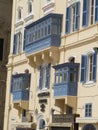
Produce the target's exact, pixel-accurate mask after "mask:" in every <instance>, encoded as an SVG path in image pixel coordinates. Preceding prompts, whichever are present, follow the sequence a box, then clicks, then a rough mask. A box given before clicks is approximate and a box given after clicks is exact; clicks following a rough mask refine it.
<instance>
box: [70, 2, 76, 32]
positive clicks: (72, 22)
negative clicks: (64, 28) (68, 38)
mask: <svg viewBox="0 0 98 130" xmlns="http://www.w3.org/2000/svg"><path fill="white" fill-rule="evenodd" d="M74 11H75V12H74ZM73 12H74V13H73ZM75 16H76V4H75V3H74V4H72V5H71V32H74V31H75Z"/></svg>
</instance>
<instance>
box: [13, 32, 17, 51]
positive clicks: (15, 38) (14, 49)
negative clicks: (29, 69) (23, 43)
mask: <svg viewBox="0 0 98 130" xmlns="http://www.w3.org/2000/svg"><path fill="white" fill-rule="evenodd" d="M16 44H17V35H16V34H15V35H14V43H13V54H16V46H17V45H16Z"/></svg>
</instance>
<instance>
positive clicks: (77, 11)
mask: <svg viewBox="0 0 98 130" xmlns="http://www.w3.org/2000/svg"><path fill="white" fill-rule="evenodd" d="M79 17H80V2H77V3H76V18H75V29H76V30H78V29H79Z"/></svg>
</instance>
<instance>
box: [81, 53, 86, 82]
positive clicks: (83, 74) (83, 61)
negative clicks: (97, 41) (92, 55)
mask: <svg viewBox="0 0 98 130" xmlns="http://www.w3.org/2000/svg"><path fill="white" fill-rule="evenodd" d="M86 67H87V56H85V55H82V58H81V82H85V81H86Z"/></svg>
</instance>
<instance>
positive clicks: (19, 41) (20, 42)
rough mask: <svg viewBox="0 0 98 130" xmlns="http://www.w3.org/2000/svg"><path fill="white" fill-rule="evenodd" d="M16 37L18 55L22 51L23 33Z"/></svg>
mask: <svg viewBox="0 0 98 130" xmlns="http://www.w3.org/2000/svg"><path fill="white" fill-rule="evenodd" d="M16 37H17V38H16V54H19V53H21V51H22V33H21V32H19V33H17V34H16Z"/></svg>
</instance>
